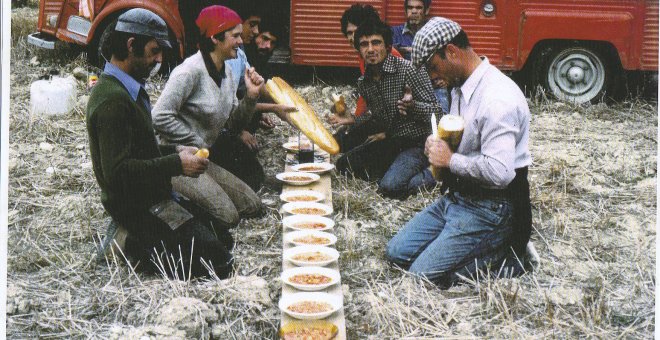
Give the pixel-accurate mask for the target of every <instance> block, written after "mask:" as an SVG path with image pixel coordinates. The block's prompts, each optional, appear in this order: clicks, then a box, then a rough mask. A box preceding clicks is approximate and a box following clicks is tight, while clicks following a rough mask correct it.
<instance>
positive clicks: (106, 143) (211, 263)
mask: <svg viewBox="0 0 660 340" xmlns="http://www.w3.org/2000/svg"><path fill="white" fill-rule="evenodd" d="M170 47H171V46H170V43H169V41H168V34H167V26H166V24H165V22H164V21H163V19H161V18H160V17H158V16H157V15H156V14H154V13H153V12H150V11H148V10H145V9H132V10H130V11H128V12H126V13H124V14H122V15H121V16H120V17H119V19H118V21H117V24H116V26H115V29H114V31H113V32H112V34H111V35H110V37H109V46H108V51H110V53H111V56H112V57H111V59H110V61H109V62H108V63H106V66H105V69H104V72H103V74H102V75H101V77H100V79H99V81H98V83H97V84H96V86H95V87H94V90H93V91H92V94H91V96H90V99H89V104H88V106H87V131H88V134H89V142H90V153H91V157H92V164H93V166H94V174H95V176H96V179H97V182H98V184H99V186H100V187H101V202H102V203H103V206H104V208H105V209H106V211H107V212H108V213H109V214H110V216H111V217H112V219H113V222H112V223H111V227H110V228H109V234H112V233H113V232H114V230H115V228H113V226H115V225H119V228H120V229H124V230H125V231H126V232H127V233H128V236H127V238H126V242H125V245H124V249H123V251H124V252H125V253H126V254H127V255H129V256H130V257H133V258H135V259H136V260H138V261H140V262H141V263H143V264H147V265H148V266H147V268H146V269H151V270H158V271H161V272H162V273H164V274H167V275H169V276H173V277H177V278H182V279H185V278H187V277H188V276H189V275H192V276H202V275H208V274H209V271H208V270H207V269H206V267H207V265H208V268H213V269H214V270H215V272H216V274H217V275H218V276H219V277H227V276H228V275H229V274H230V273H231V268H232V264H233V257H232V255H231V253H230V251H231V249H232V247H233V239H232V238H231V235H230V234H229V233H228V232H227V231H226V230H225V231H224V232H222V231H221V232H220V234H221V235H217V234H215V233H214V232H213V228H212V227H213V225H212V224H213V222H214V221H213V219H212V218H211V217H210V216H209V215H208V214H206V213H204V212H203V211H202V210H201V209H199V208H198V207H196V206H194V205H192V204H191V203H189V202H187V201H185V200H183V199H182V198H181V197H179V196H178V195H176V193H174V192H173V191H172V185H171V178H172V177H174V176H178V175H182V174H183V175H186V176H191V177H196V176H199V175H200V174H201V173H203V172H204V171H205V170H206V168H207V166H208V160H207V159H205V158H201V157H197V156H196V155H195V153H196V152H197V148H194V147H181V146H179V147H174V146H158V143H157V142H156V137H155V135H154V131H153V127H152V122H151V104H150V101H149V95H148V94H147V92H146V90H145V88H144V82H145V79H146V78H148V77H149V75H150V71H152V70H154V69H157V67H156V66H157V65H158V64H159V63H160V62H161V61H162V53H163V51H162V50H163V48H170ZM216 230H217V226H216ZM216 232H217V231H216ZM109 236H110V237H108V236H106V238H107V239H111V237H112V236H113V235H109ZM172 260H174V261H172ZM204 262H206V264H207V265H205V263H204ZM150 264H151V265H155V267H153V266H150Z"/></svg>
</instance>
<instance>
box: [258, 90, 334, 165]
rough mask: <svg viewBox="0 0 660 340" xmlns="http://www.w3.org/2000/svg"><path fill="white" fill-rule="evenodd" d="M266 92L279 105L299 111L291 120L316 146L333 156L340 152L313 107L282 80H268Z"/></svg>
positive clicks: (293, 113) (291, 116)
mask: <svg viewBox="0 0 660 340" xmlns="http://www.w3.org/2000/svg"><path fill="white" fill-rule="evenodd" d="M266 90H267V91H268V94H270V96H271V97H272V98H273V100H274V101H275V102H276V103H277V104H284V105H288V106H293V107H296V108H297V109H298V111H295V112H291V113H290V114H289V118H290V119H289V120H290V121H291V123H292V124H293V125H294V126H295V127H297V128H298V129H299V130H300V131H302V133H303V134H305V136H307V138H309V139H310V140H311V141H312V142H314V144H316V145H318V146H319V147H320V148H321V149H323V150H325V151H327V152H328V153H329V154H331V155H334V154H336V153H338V152H339V144H337V141H336V140H335V138H334V137H332V134H330V132H329V131H328V130H327V129H326V128H325V127H324V126H323V124H322V123H321V121H320V120H319V119H318V117H317V116H316V113H315V112H314V110H313V109H312V107H311V106H309V104H307V102H305V100H304V99H303V98H302V97H301V96H300V95H299V94H298V92H296V91H295V90H294V89H293V88H291V86H290V85H289V84H287V83H286V82H285V81H284V80H283V79H282V78H280V77H273V78H272V79H270V80H268V82H267V83H266Z"/></svg>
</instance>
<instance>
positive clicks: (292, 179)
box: [284, 176, 311, 182]
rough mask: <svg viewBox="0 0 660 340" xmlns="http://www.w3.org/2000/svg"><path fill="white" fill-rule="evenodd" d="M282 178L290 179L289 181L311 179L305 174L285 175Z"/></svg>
mask: <svg viewBox="0 0 660 340" xmlns="http://www.w3.org/2000/svg"><path fill="white" fill-rule="evenodd" d="M284 180H285V181H291V182H304V181H309V180H311V178H309V177H306V176H285V177H284Z"/></svg>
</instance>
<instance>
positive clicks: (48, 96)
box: [30, 76, 78, 116]
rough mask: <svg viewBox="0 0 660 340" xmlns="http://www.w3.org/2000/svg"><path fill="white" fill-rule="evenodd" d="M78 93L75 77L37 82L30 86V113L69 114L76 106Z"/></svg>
mask: <svg viewBox="0 0 660 340" xmlns="http://www.w3.org/2000/svg"><path fill="white" fill-rule="evenodd" d="M77 92H78V91H77V87H76V79H75V78H74V77H73V76H68V77H66V78H61V77H53V78H52V79H51V80H37V81H35V82H33V83H32V85H31V86H30V111H31V112H32V114H33V115H38V114H44V115H48V116H51V115H63V114H67V113H69V112H71V111H72V110H73V108H74V107H75V106H76V98H77V96H78V93H77Z"/></svg>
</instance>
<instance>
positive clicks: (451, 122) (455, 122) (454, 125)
mask: <svg viewBox="0 0 660 340" xmlns="http://www.w3.org/2000/svg"><path fill="white" fill-rule="evenodd" d="M438 126H439V127H440V129H442V130H445V131H462V130H463V128H464V126H465V123H464V122H463V118H461V117H460V116H454V115H444V116H442V118H441V119H440V124H438Z"/></svg>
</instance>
